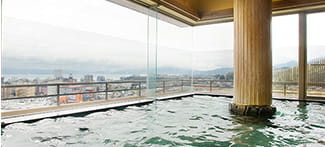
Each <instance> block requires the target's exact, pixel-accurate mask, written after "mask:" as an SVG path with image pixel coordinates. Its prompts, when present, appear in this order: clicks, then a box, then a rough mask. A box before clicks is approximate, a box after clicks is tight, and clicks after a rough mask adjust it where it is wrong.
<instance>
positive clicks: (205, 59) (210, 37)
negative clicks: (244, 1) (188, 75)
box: [193, 23, 234, 94]
mask: <svg viewBox="0 0 325 147" xmlns="http://www.w3.org/2000/svg"><path fill="white" fill-rule="evenodd" d="M233 31H234V30H233V23H222V24H213V25H206V26H199V27H194V33H193V34H194V42H193V44H194V45H193V73H194V75H193V78H194V87H195V90H196V91H206V92H216V93H219V94H233V50H234V49H233V38H234V36H233V34H234V32H233Z"/></svg>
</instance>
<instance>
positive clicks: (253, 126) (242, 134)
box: [229, 116, 277, 146]
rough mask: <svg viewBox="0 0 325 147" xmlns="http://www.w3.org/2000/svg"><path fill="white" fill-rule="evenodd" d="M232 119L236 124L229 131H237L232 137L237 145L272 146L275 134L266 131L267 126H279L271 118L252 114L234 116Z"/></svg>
mask: <svg viewBox="0 0 325 147" xmlns="http://www.w3.org/2000/svg"><path fill="white" fill-rule="evenodd" d="M232 121H233V122H234V123H235V124H236V125H235V127H234V128H233V129H230V130H229V131H233V132H236V135H233V136H232V137H231V141H232V142H233V143H234V144H237V145H245V146H246V145H247V146H249V145H257V146H271V142H272V140H274V135H273V134H272V133H269V132H265V130H264V129H265V128H266V127H272V128H277V126H275V125H274V124H273V123H272V122H271V121H270V120H269V119H266V118H256V117H250V116H232Z"/></svg>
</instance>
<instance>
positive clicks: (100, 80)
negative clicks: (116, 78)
mask: <svg viewBox="0 0 325 147" xmlns="http://www.w3.org/2000/svg"><path fill="white" fill-rule="evenodd" d="M97 81H98V82H103V81H105V77H104V76H97Z"/></svg>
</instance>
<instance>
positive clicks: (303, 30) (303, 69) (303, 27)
mask: <svg viewBox="0 0 325 147" xmlns="http://www.w3.org/2000/svg"><path fill="white" fill-rule="evenodd" d="M306 79H307V22H306V14H305V13H300V14H299V84H298V86H299V95H298V98H299V99H300V100H304V99H305V98H306V89H307V80H306Z"/></svg>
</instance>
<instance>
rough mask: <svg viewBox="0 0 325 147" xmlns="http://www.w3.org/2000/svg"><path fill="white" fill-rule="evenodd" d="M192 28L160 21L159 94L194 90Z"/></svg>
mask: <svg viewBox="0 0 325 147" xmlns="http://www.w3.org/2000/svg"><path fill="white" fill-rule="evenodd" d="M192 36H193V35H192V27H190V26H189V27H180V26H177V25H174V24H170V23H168V22H165V21H161V20H159V21H158V60H157V61H158V62H157V66H158V69H157V70H158V79H159V81H160V82H158V85H159V90H158V92H159V93H165V94H174V93H179V92H182V93H184V92H188V91H191V90H192Z"/></svg>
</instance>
